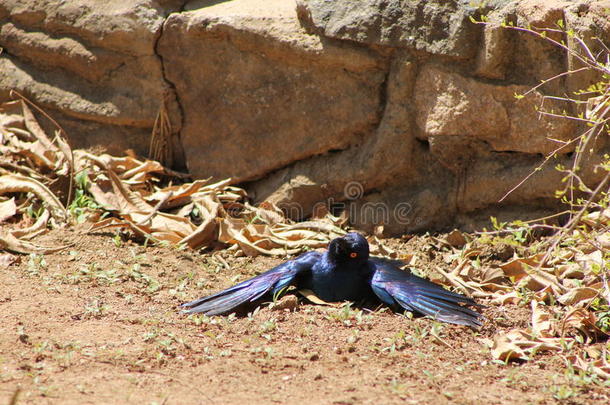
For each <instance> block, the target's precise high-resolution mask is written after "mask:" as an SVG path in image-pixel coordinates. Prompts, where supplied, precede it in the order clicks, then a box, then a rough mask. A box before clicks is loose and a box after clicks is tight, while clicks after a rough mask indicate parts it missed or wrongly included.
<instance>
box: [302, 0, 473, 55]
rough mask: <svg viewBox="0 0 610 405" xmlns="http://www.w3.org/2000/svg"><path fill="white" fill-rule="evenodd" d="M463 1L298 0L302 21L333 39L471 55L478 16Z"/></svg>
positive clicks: (437, 52) (313, 30)
mask: <svg viewBox="0 0 610 405" xmlns="http://www.w3.org/2000/svg"><path fill="white" fill-rule="evenodd" d="M470 3H471V2H468V1H459V0H435V1H416V2H413V1H405V0H361V1H353V0H336V1H326V0H297V10H298V13H299V17H300V18H301V21H302V23H303V25H304V26H305V27H306V28H307V29H308V30H309V31H310V32H315V33H318V34H320V35H323V36H325V37H329V38H337V39H343V40H350V41H355V42H360V43H365V44H369V45H381V46H390V47H397V48H409V49H414V50H418V51H424V52H427V53H430V54H433V55H444V56H452V57H457V58H462V59H466V58H470V57H472V56H474V54H475V52H476V49H477V42H478V31H479V30H478V27H477V26H476V25H474V24H472V23H471V22H470V17H471V16H476V15H477V9H476V8H475V7H472V6H470Z"/></svg>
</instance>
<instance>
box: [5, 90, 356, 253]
mask: <svg viewBox="0 0 610 405" xmlns="http://www.w3.org/2000/svg"><path fill="white" fill-rule="evenodd" d="M0 159H1V160H0V174H1V176H0V195H5V194H8V193H10V194H11V195H13V197H12V198H10V199H4V200H3V201H0V222H4V221H7V220H8V219H10V218H12V217H14V216H16V215H18V214H19V213H22V214H23V213H24V212H26V211H28V210H29V211H30V212H34V213H35V215H33V216H34V217H36V218H37V220H36V223H35V224H33V225H31V226H27V227H23V223H17V224H13V225H14V226H13V229H8V228H10V227H3V231H2V233H1V234H0V247H2V248H3V249H6V250H11V251H15V252H19V253H49V252H52V251H55V250H57V249H58V248H47V247H42V246H37V245H35V244H33V243H31V242H29V241H28V240H29V239H31V238H32V237H34V236H36V235H38V234H40V233H41V232H44V231H45V230H46V229H47V228H48V227H58V226H64V225H66V224H68V223H69V222H70V221H74V220H75V217H74V215H71V212H70V211H73V210H74V209H78V210H79V211H80V212H82V211H89V212H88V214H90V215H89V217H88V220H90V221H93V222H94V223H93V226H92V227H91V229H90V231H99V230H101V229H105V228H121V229H124V230H129V231H130V232H132V233H133V234H135V236H137V237H141V238H143V239H146V240H149V241H151V242H155V243H168V244H171V245H178V246H181V245H184V246H188V247H190V248H205V247H209V246H212V245H214V244H216V243H218V242H220V243H224V244H229V245H237V246H238V247H239V248H241V250H243V251H244V252H245V253H246V254H247V255H257V254H261V253H262V254H269V255H286V254H294V253H297V252H300V251H302V250H304V249H307V248H320V247H324V246H326V244H327V243H328V241H329V240H330V239H332V238H334V237H337V236H339V235H342V234H344V233H345V231H344V230H343V229H342V228H341V225H342V224H343V222H344V221H341V220H340V219H339V218H335V217H332V216H330V215H328V216H326V217H325V218H323V219H321V220H317V221H309V222H300V223H292V222H290V221H288V220H287V219H286V218H285V217H284V215H283V213H282V211H281V210H279V209H278V208H277V207H275V206H272V205H270V204H262V205H261V206H258V207H254V206H252V205H250V204H249V203H248V202H247V198H246V197H247V196H246V192H245V191H244V190H243V189H241V188H238V187H234V186H232V185H231V179H226V180H222V181H217V182H211V181H210V180H209V179H208V180H196V181H193V182H185V181H184V179H183V178H184V177H185V176H180V175H179V174H178V173H175V172H172V171H170V170H167V169H166V168H164V167H163V166H162V165H161V164H160V163H158V162H155V161H151V160H146V161H141V160H138V159H136V158H134V157H114V156H110V155H101V156H99V155H95V154H92V153H89V152H86V151H84V150H72V149H71V148H70V146H69V144H68V142H66V141H65V139H64V137H63V133H62V131H61V130H60V129H58V130H57V131H56V132H55V134H54V136H53V137H52V139H51V138H50V137H48V136H47V134H46V133H45V131H43V129H42V128H41V126H40V125H39V123H38V122H37V120H36V119H35V116H34V114H33V113H32V111H31V109H30V107H29V106H28V102H27V101H26V100H25V99H21V98H20V99H18V100H15V101H11V102H7V103H4V104H2V105H0ZM180 177H182V179H181V178H180ZM85 191H86V192H85ZM14 196H17V198H15V197H14ZM72 213H73V212H72ZM29 218H30V216H22V220H23V221H27V220H28V219H29Z"/></svg>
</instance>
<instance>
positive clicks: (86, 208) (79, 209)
mask: <svg viewBox="0 0 610 405" xmlns="http://www.w3.org/2000/svg"><path fill="white" fill-rule="evenodd" d="M74 181H75V185H76V188H75V191H74V198H73V199H72V202H71V203H70V205H69V206H68V212H69V213H70V215H71V216H72V217H73V218H74V219H75V221H76V223H78V224H81V223H83V222H85V221H86V220H87V218H88V216H89V215H90V214H91V212H92V211H94V210H97V209H99V208H100V206H99V205H98V204H97V203H96V202H95V200H94V199H93V198H92V197H91V195H90V194H89V193H88V191H87V190H88V189H89V186H90V184H91V181H90V180H89V173H88V171H87V169H85V170H82V171H80V172H79V173H77V174H76V176H74Z"/></svg>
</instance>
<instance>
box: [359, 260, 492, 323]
mask: <svg viewBox="0 0 610 405" xmlns="http://www.w3.org/2000/svg"><path fill="white" fill-rule="evenodd" d="M369 262H370V263H371V264H372V266H373V267H374V273H373V277H372V278H371V287H372V289H373V291H374V292H375V295H377V297H379V299H380V300H381V301H383V302H384V303H386V304H388V305H390V306H395V305H400V306H401V307H402V308H404V309H406V310H408V311H412V312H417V313H421V314H423V315H427V316H429V317H431V318H434V319H437V320H439V321H443V322H448V323H454V324H458V325H466V326H471V327H474V328H476V327H479V326H481V321H480V320H479V318H480V317H482V315H481V314H480V313H478V312H475V311H473V310H471V309H470V308H467V307H466V306H478V307H481V306H482V305H479V304H477V303H476V302H475V301H474V300H473V299H472V298H469V297H466V296H465V295H462V294H458V293H454V292H451V291H449V290H445V289H444V288H443V287H441V286H440V285H438V284H434V283H433V282H431V281H428V280H426V279H423V278H421V277H418V276H416V275H414V274H412V273H410V272H408V271H402V270H400V269H399V268H397V267H395V266H394V265H393V264H392V263H391V262H389V261H387V260H384V259H378V258H371V259H370V260H369ZM461 304H464V305H461Z"/></svg>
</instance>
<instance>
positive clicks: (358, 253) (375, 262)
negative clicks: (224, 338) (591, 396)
mask: <svg viewBox="0 0 610 405" xmlns="http://www.w3.org/2000/svg"><path fill="white" fill-rule="evenodd" d="M399 263H401V262H397V261H393V260H388V259H384V258H380V257H371V256H370V255H369V244H368V242H367V241H366V239H365V238H364V237H363V236H362V235H360V234H358V233H348V234H347V235H345V236H343V237H340V238H336V239H333V240H332V241H331V242H330V243H329V245H328V250H327V251H326V252H323V253H322V252H315V251H312V252H307V253H304V254H302V255H300V256H298V257H297V258H296V259H293V260H289V261H287V262H285V263H282V264H280V265H279V266H276V267H274V268H272V269H271V270H268V271H266V272H264V273H262V274H259V275H258V276H256V277H253V278H251V279H249V280H246V281H243V282H241V283H239V284H237V285H235V286H233V287H230V288H227V289H226V290H223V291H220V292H218V293H216V294H213V295H210V296H207V297H203V298H199V299H197V300H194V301H191V302H188V303H186V304H182V307H183V308H186V310H185V312H186V313H204V314H206V315H220V314H225V313H228V312H231V311H233V310H235V309H237V308H238V307H240V306H242V305H244V304H247V303H252V302H255V301H257V300H259V299H262V298H267V299H269V298H271V297H277V296H279V295H281V294H283V293H284V292H285V291H286V289H287V288H288V287H289V286H295V287H296V288H297V289H309V290H311V291H313V292H314V293H315V294H316V295H317V296H318V297H319V298H320V299H322V300H324V301H327V302H336V301H356V302H357V301H369V300H374V301H377V302H378V303H379V302H380V301H381V302H382V303H384V304H386V305H388V306H390V307H391V308H393V309H395V310H401V309H402V310H407V311H410V312H413V313H415V314H421V315H426V316H429V317H431V318H433V319H436V320H438V321H442V322H448V323H454V324H458V325H466V326H470V327H473V328H476V327H479V326H481V321H480V318H482V315H481V314H480V313H478V312H476V311H473V310H472V309H470V308H468V307H469V306H471V307H482V305H479V304H477V303H476V302H475V301H474V300H473V299H471V298H469V297H466V296H464V295H462V294H458V293H454V292H451V291H448V290H446V289H444V288H443V287H441V286H439V285H437V284H434V283H432V282H430V281H428V280H425V279H423V278H421V277H418V276H416V275H414V274H412V273H411V272H409V271H403V270H401V269H400V268H399V267H397V264H398V265H400V264H399Z"/></svg>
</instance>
